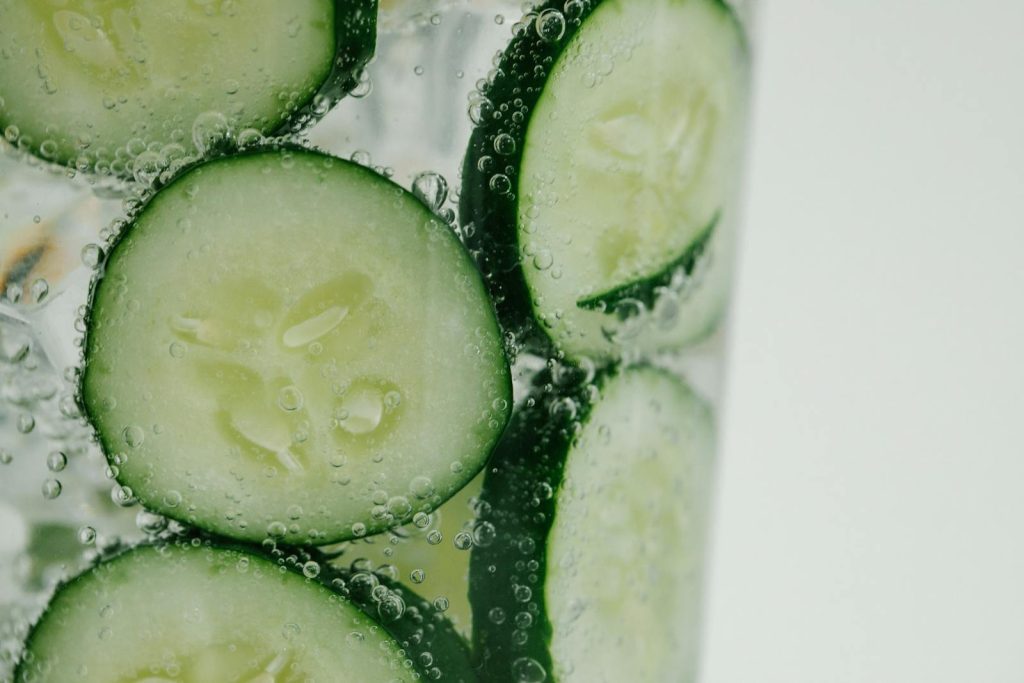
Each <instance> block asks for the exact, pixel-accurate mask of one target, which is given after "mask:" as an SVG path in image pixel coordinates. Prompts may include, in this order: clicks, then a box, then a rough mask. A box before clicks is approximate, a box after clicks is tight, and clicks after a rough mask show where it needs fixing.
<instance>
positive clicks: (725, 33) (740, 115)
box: [516, 0, 748, 357]
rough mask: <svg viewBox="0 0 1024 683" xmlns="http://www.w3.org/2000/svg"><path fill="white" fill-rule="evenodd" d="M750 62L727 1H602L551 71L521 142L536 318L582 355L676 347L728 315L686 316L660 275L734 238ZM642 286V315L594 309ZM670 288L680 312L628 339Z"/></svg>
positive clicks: (523, 216) (637, 305) (522, 227)
mask: <svg viewBox="0 0 1024 683" xmlns="http://www.w3.org/2000/svg"><path fill="white" fill-rule="evenodd" d="M747 58H748V57H747V54H746V45H745V43H744V39H743V35H742V33H741V31H740V28H739V25H738V24H737V22H736V19H735V17H733V16H732V14H731V12H730V11H729V10H728V9H727V8H725V7H724V6H723V5H722V4H721V3H719V2H717V1H715V0H686V1H684V2H674V1H672V2H670V1H667V0H652V1H651V2H625V1H623V0H605V1H604V2H602V3H601V4H600V5H599V6H598V7H597V8H596V9H595V10H594V11H593V13H592V14H590V15H589V16H588V17H587V18H586V19H585V20H584V22H583V25H582V26H581V27H580V28H579V30H578V31H577V32H576V34H575V35H574V36H573V39H572V41H570V43H569V45H567V46H566V48H565V49H564V50H563V52H562V54H561V56H560V57H559V59H558V61H557V62H556V63H555V65H554V66H553V67H552V70H551V74H550V75H549V76H548V78H547V80H546V82H545V85H544V90H543V92H542V94H541V96H540V98H539V100H538V102H537V104H536V106H535V109H534V111H533V112H532V114H531V118H530V124H529V127H528V129H527V133H526V137H525V144H524V148H523V154H522V162H521V168H520V171H519V181H518V187H517V192H518V196H517V215H516V221H517V225H518V240H519V247H520V249H521V252H522V254H523V255H524V265H523V271H524V278H525V281H526V285H527V287H528V289H529V292H530V295H531V299H532V305H533V309H534V314H535V316H536V317H537V319H538V321H539V323H540V324H541V325H542V326H543V327H544V328H545V329H546V331H547V333H548V335H549V336H550V337H551V338H552V340H553V341H554V342H555V344H556V345H557V346H558V347H559V348H561V349H563V350H564V351H566V352H567V353H569V354H570V355H574V356H579V355H590V356H595V357H606V356H609V355H616V354H617V353H618V349H620V348H621V346H622V345H624V344H628V345H632V346H637V347H639V348H641V349H643V350H645V351H652V350H662V349H667V348H674V347H678V346H680V345H682V344H684V343H686V342H687V341H690V340H691V339H692V338H694V337H695V336H697V335H698V334H699V333H700V332H701V331H702V330H703V329H704V328H706V327H707V326H708V325H709V324H710V322H709V320H708V318H709V317H714V316H716V315H717V312H714V311H713V312H711V315H710V316H709V315H708V314H707V313H703V312H697V314H695V315H694V314H691V315H687V310H686V307H685V302H683V301H682V299H684V298H686V297H687V296H689V292H688V291H683V290H684V287H682V286H679V287H677V288H676V290H677V291H672V290H671V288H670V287H666V285H670V284H671V278H670V277H660V275H664V274H666V271H667V269H669V268H670V267H671V266H672V264H674V263H677V262H679V261H680V260H681V259H684V258H685V256H686V255H687V254H688V253H689V252H690V251H691V250H692V249H693V247H694V245H695V244H696V243H697V242H699V241H700V239H701V238H702V236H706V235H707V233H708V229H709V227H710V226H712V225H714V224H716V223H718V225H717V227H716V228H715V230H716V231H718V232H723V231H725V230H729V229H732V226H733V225H734V221H733V216H732V214H733V213H734V212H735V210H736V208H735V202H734V195H735V192H736V180H737V176H738V168H739V164H740V156H739V154H740V149H741V146H740V143H741V141H742V137H743V125H744V118H745V109H746V101H745V98H746V88H747ZM719 218H720V219H721V220H719ZM729 245H731V239H729V238H723V239H722V240H715V241H713V243H712V244H711V249H712V250H714V251H715V252H716V253H718V252H724V251H725V249H726V248H728V247H729ZM730 257H731V255H730V254H729V253H718V255H717V257H716V259H715V260H716V261H717V262H721V263H722V264H727V263H728V261H729V259H730ZM668 275H671V273H668ZM687 284H688V283H687ZM631 287H632V288H637V289H644V291H643V292H642V293H641V296H637V297H633V298H631V299H630V301H628V302H627V303H628V304H631V306H632V308H630V306H626V307H614V306H613V307H606V308H604V309H602V310H597V309H596V308H595V307H594V306H590V305H587V303H588V302H593V301H594V300H596V299H600V298H602V296H603V295H604V294H606V293H608V292H617V291H622V290H628V289H629V288H631ZM658 288H661V289H660V290H659V289H658ZM689 288H690V289H692V287H689ZM648 290H649V291H648ZM661 290H666V293H667V295H668V296H669V297H674V298H675V299H678V301H673V302H672V304H673V308H672V309H665V310H656V311H655V315H654V316H648V317H649V318H659V317H660V320H649V321H645V322H647V323H649V324H648V325H647V326H646V327H645V328H644V329H642V330H637V329H632V327H636V321H635V320H634V319H635V318H638V317H641V316H642V315H643V314H644V313H647V312H649V311H650V310H651V309H656V308H657V307H658V301H657V298H658V297H659V296H660V294H661ZM718 298H719V299H722V298H724V297H718ZM676 307H678V308H679V309H680V310H679V312H678V315H677V314H676V311H675V308H676ZM615 308H618V310H613V309H615ZM664 308H665V307H663V309H664ZM632 309H636V310H632ZM623 322H625V323H627V324H626V325H623V324H622V323H623Z"/></svg>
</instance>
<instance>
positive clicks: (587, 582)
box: [544, 368, 714, 683]
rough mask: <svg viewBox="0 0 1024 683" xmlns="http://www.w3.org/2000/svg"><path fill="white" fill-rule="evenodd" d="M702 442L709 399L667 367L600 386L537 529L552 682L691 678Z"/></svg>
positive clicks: (703, 485) (708, 452) (703, 483)
mask: <svg viewBox="0 0 1024 683" xmlns="http://www.w3.org/2000/svg"><path fill="white" fill-rule="evenodd" d="M713 451H714V426H713V423H712V419H711V414H710V409H709V408H708V406H707V405H706V404H705V403H704V402H703V401H702V400H701V399H700V398H699V397H697V396H696V395H695V394H694V393H693V392H692V391H691V390H690V389H689V388H688V387H686V385H684V384H683V383H681V382H680V381H679V380H677V379H675V378H674V377H672V376H671V375H668V374H667V373H664V372H662V371H660V370H654V369H651V368H640V369H635V370H627V371H624V372H623V373H622V374H621V375H619V376H616V377H614V378H612V379H610V380H608V381H607V382H606V383H605V384H604V386H603V387H602V390H601V398H600V399H599V401H598V402H597V404H596V405H595V406H594V407H593V408H592V410H591V413H590V415H589V417H588V418H587V421H586V424H585V425H584V427H583V429H582V431H581V432H580V434H579V437H578V440H577V441H576V443H575V444H574V445H573V446H572V448H571V449H570V450H569V453H568V455H567V456H566V462H565V467H564V470H563V474H562V484H561V486H560V487H559V489H558V491H557V492H556V493H555V495H556V501H557V504H556V507H555V516H554V523H553V524H552V526H551V529H550V531H549V534H548V538H547V551H546V557H547V570H546V571H547V577H546V582H545V586H544V599H545V605H546V610H547V618H548V621H549V622H550V624H551V641H550V648H551V659H552V662H553V667H554V678H555V680H557V681H559V682H560V683H577V682H579V683H583V682H586V683H613V682H618V681H626V680H634V681H668V680H679V681H691V680H693V676H694V675H695V670H696V662H697V652H696V647H695V646H696V644H697V642H698V639H697V637H696V629H697V622H698V617H699V610H700V574H701V568H702V565H703V555H704V552H703V551H704V527H705V521H706V520H705V517H706V506H707V499H708V485H709V483H710V479H709V475H710V467H711V457H712V454H713Z"/></svg>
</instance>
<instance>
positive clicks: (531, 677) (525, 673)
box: [512, 657, 548, 683]
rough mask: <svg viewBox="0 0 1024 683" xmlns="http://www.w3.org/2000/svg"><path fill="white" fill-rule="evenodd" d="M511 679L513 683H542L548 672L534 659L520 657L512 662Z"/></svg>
mask: <svg viewBox="0 0 1024 683" xmlns="http://www.w3.org/2000/svg"><path fill="white" fill-rule="evenodd" d="M512 678H513V680H514V681H515V683H544V681H546V680H547V678H548V672H547V671H545V670H544V667H543V666H541V665H540V662H538V661H537V660H536V659H532V658H531V657H520V658H519V659H517V660H515V661H514V662H512Z"/></svg>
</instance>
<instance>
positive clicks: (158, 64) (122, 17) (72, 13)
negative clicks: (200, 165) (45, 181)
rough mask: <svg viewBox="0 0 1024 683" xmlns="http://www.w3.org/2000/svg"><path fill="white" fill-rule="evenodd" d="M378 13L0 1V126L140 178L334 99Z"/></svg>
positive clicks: (366, 3) (29, 142)
mask: <svg viewBox="0 0 1024 683" xmlns="http://www.w3.org/2000/svg"><path fill="white" fill-rule="evenodd" d="M376 11H377V6H376V0H289V1H288V2H278V1H277V0H249V1H247V2H243V3H227V2H193V1H191V0H160V2H135V1H134V0H63V1H61V2H57V1H56V0H32V1H31V2H26V1H25V0H0V132H2V133H3V134H4V135H5V137H7V139H8V140H11V141H16V142H18V144H19V146H20V147H22V148H24V149H28V150H30V151H31V152H33V153H34V154H37V155H39V156H41V157H43V158H45V159H48V160H51V161H55V162H59V163H62V164H68V165H73V166H75V167H77V168H78V169H79V170H82V171H96V172H99V173H112V174H114V175H119V176H131V175H132V174H133V173H134V174H135V175H136V177H140V176H143V175H145V174H147V173H150V172H152V169H155V168H160V166H161V165H166V164H167V163H169V162H170V161H172V160H174V159H176V158H179V157H182V156H186V155H189V154H192V153H194V152H195V151H199V152H202V151H204V149H203V148H204V147H205V146H208V145H210V144H213V143H215V142H216V141H217V140H219V139H222V138H223V137H224V136H227V135H231V134H232V133H234V134H237V133H239V132H241V131H243V130H247V129H254V130H255V131H257V132H258V133H261V134H270V133H273V132H274V131H276V130H278V129H280V128H282V127H289V124H294V123H295V122H297V121H299V120H307V119H308V118H309V115H310V110H311V107H312V108H314V109H317V110H326V108H327V107H328V106H329V105H330V104H332V103H333V101H335V100H337V98H338V97H340V95H341V94H342V93H343V91H344V90H345V89H346V88H350V87H351V86H352V85H354V84H355V82H356V80H355V79H356V75H355V74H356V73H357V72H358V71H359V69H361V68H362V66H363V65H364V64H365V63H366V62H367V60H368V59H369V58H370V57H371V55H372V54H373V49H374V44H375V41H376ZM314 100H316V106H315V107H314V105H313V101H314ZM320 113H322V111H321V112H320Z"/></svg>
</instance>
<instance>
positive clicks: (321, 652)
mask: <svg viewBox="0 0 1024 683" xmlns="http://www.w3.org/2000/svg"><path fill="white" fill-rule="evenodd" d="M339 585H342V584H339ZM396 595H398V593H395V592H391V593H389V599H392V600H393V599H394V597H395V596H396ZM419 609H420V608H419V607H417V606H414V607H412V608H411V609H408V608H407V610H406V611H408V612H409V614H408V616H406V617H405V618H402V617H398V618H396V619H394V620H393V621H396V622H401V623H403V624H404V626H405V628H406V629H407V630H409V629H411V628H418V630H419V633H420V637H421V639H422V638H423V637H427V638H428V639H430V640H431V643H432V647H433V649H434V650H435V651H439V652H440V651H443V652H444V659H445V661H454V655H453V654H452V653H457V652H459V651H462V652H465V650H464V648H463V646H462V645H461V644H460V643H458V641H457V640H456V641H453V642H452V643H442V642H441V638H440V637H439V635H440V634H444V635H451V634H450V633H449V632H447V631H445V630H444V628H443V627H442V628H432V629H429V631H430V633H429V634H428V633H426V631H427V630H428V628H427V627H425V626H423V625H422V624H421V625H419V626H413V621H415V619H414V618H413V615H412V611H413V610H416V611H417V612H418V610H419ZM407 644H408V638H407V637H404V638H403V637H402V636H397V637H396V636H395V635H394V629H393V627H389V626H388V625H387V624H386V623H382V622H381V621H380V620H374V619H371V618H369V617H368V616H367V614H366V611H365V610H364V609H362V608H360V607H359V606H357V605H356V604H355V603H353V602H351V601H350V600H348V599H345V598H343V597H341V596H340V595H339V594H337V593H336V592H334V591H332V590H330V589H329V588H327V587H326V586H325V585H323V584H321V583H319V582H317V581H315V580H312V579H308V578H306V577H305V576H303V575H302V574H300V573H298V572H296V571H291V570H288V569H286V568H285V566H284V565H283V564H281V563H279V562H274V561H272V560H270V559H268V558H266V557H263V556H261V555H255V554H252V553H250V552H246V551H242V550H238V549H226V548H220V547H214V546H209V545H198V546H195V547H194V546H193V545H191V544H190V543H183V544H182V545H179V546H161V547H157V546H143V547H139V548H136V549H133V550H130V551H128V552H125V553H123V554H121V555H119V556H117V557H115V558H114V559H111V560H108V561H106V562H103V563H102V564H100V565H97V566H96V567H94V568H92V569H90V570H89V571H87V572H85V573H84V574H82V575H80V576H78V577H77V578H75V579H74V580H72V581H71V582H69V583H68V584H66V585H64V586H62V587H61V588H60V589H58V591H57V593H56V595H54V597H53V599H52V600H51V601H50V604H49V606H48V607H47V609H46V611H45V613H44V614H43V616H42V617H41V618H40V620H39V621H38V623H37V624H36V625H35V627H34V628H33V630H32V632H31V633H30V634H29V637H28V640H27V643H26V646H25V652H24V654H23V656H22V658H21V662H20V664H19V666H18V669H17V671H16V673H15V681H17V682H18V683H28V682H29V681H32V683H47V682H50V681H52V682H54V683H64V682H65V681H72V680H76V681H77V680H88V681H116V682H117V683H207V682H209V681H224V682H237V683H298V682H299V681H310V680H316V681H334V680H358V681H367V682H368V683H369V682H373V681H380V683H394V682H396V681H415V680H423V679H427V680H430V679H429V678H427V675H426V674H427V668H424V667H423V666H422V664H421V661H425V659H423V654H424V653H426V654H427V655H431V651H430V650H426V649H420V648H413V649H412V650H407V649H406V648H407ZM414 653H416V654H417V655H418V656H416V657H415V658H414V657H413V654H414ZM431 657H432V655H431ZM463 661H466V660H465V656H463ZM466 666H468V664H463V667H466ZM444 673H447V671H446V672H444ZM442 680H464V677H463V676H459V675H457V676H456V677H452V678H443V679H442Z"/></svg>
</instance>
